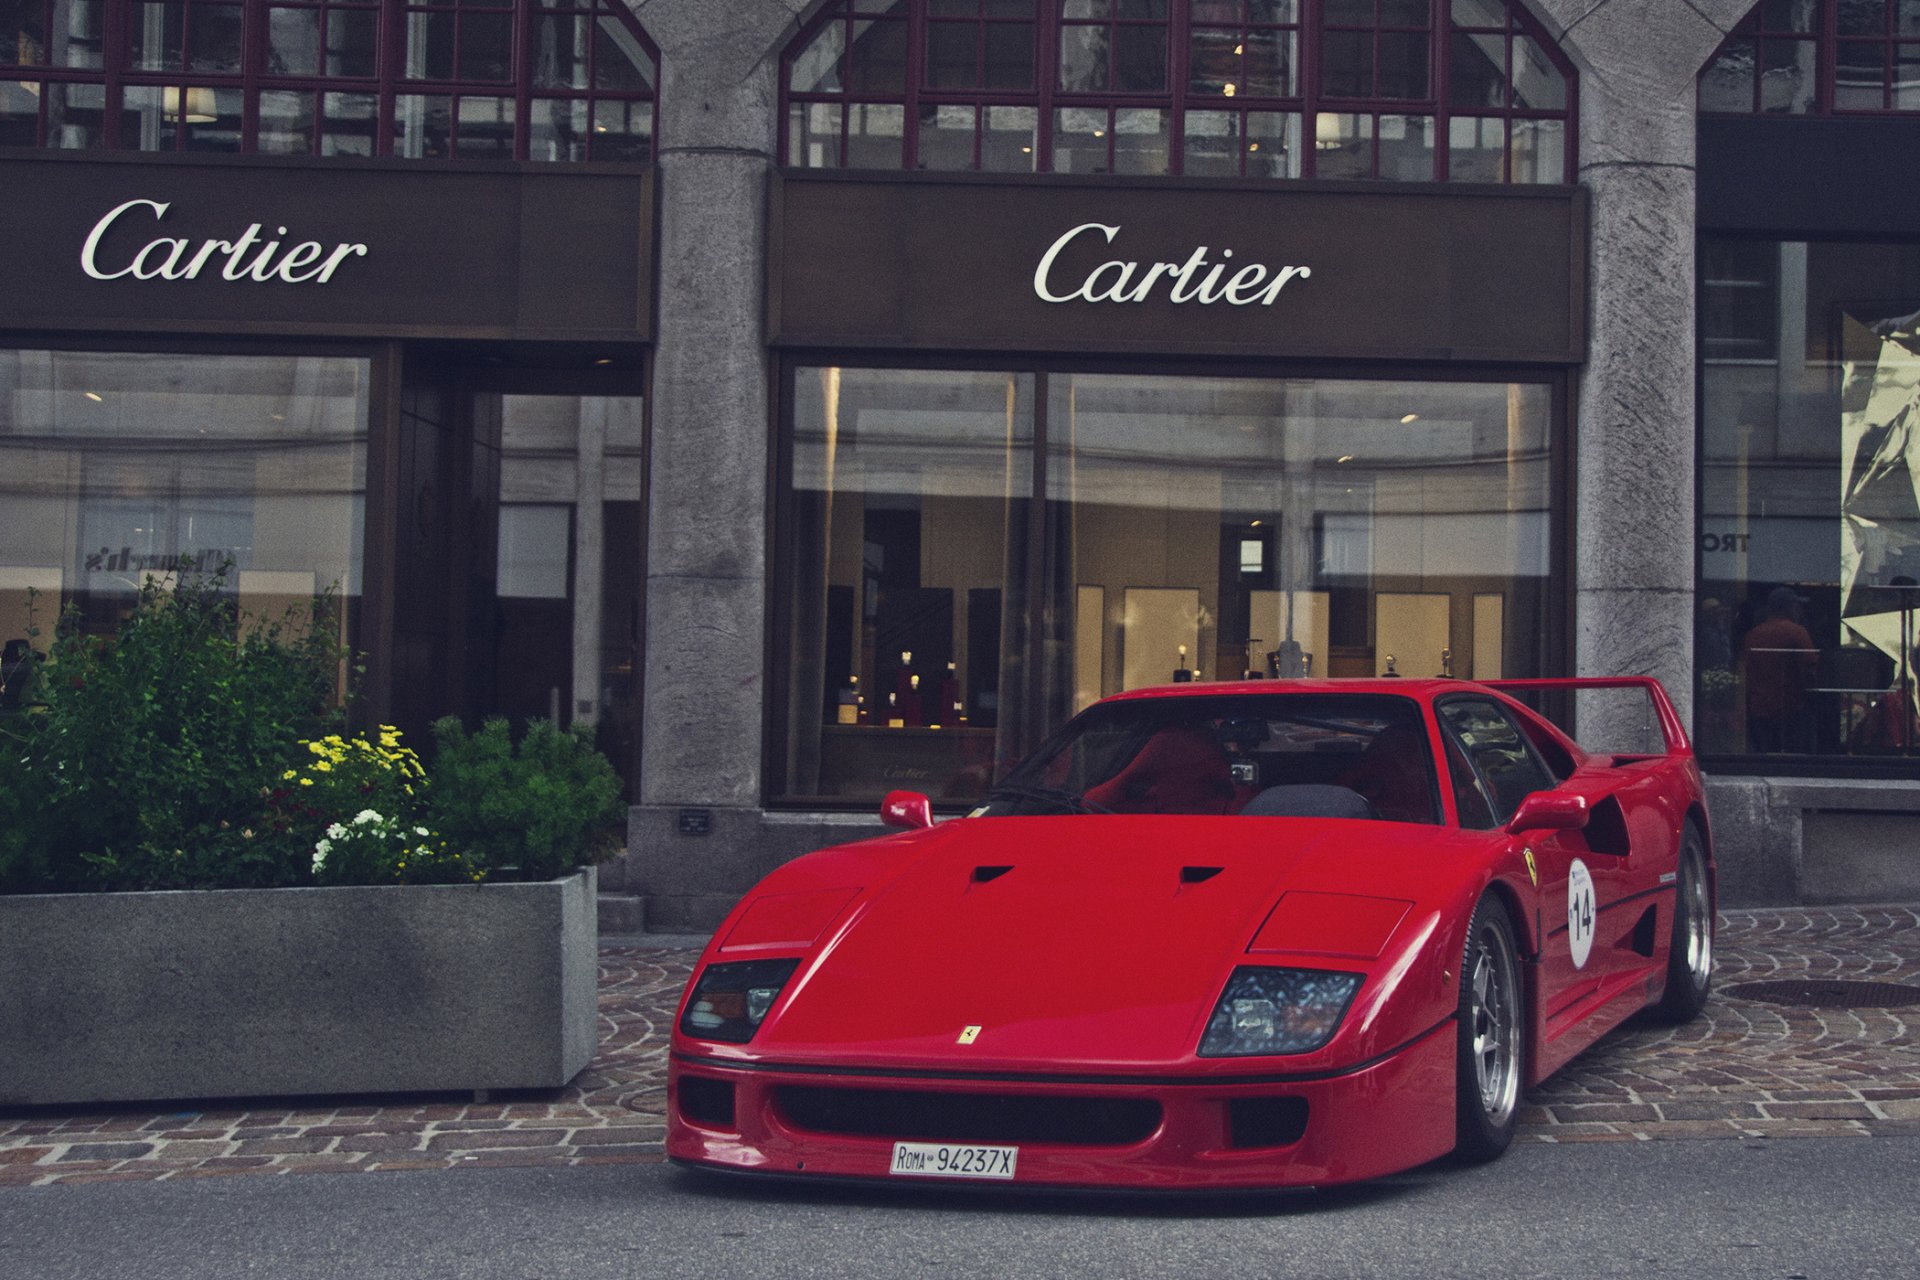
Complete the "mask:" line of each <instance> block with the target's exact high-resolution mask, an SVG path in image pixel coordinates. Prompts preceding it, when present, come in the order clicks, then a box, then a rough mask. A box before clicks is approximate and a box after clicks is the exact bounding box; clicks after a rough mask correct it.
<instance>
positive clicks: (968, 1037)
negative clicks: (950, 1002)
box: [960, 1027, 980, 1044]
mask: <svg viewBox="0 0 1920 1280" xmlns="http://www.w3.org/2000/svg"><path fill="white" fill-rule="evenodd" d="M979 1038H980V1028H979V1027H966V1028H963V1029H962V1030H961V1032H960V1043H961V1044H972V1043H973V1042H974V1041H975V1040H978V1039H979Z"/></svg>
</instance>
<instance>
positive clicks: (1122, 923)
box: [709, 816, 1469, 1073]
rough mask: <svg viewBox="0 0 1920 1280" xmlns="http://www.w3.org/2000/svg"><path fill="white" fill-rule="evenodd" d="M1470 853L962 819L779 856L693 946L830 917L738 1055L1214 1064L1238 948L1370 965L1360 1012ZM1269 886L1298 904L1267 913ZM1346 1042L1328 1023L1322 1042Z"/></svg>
mask: <svg viewBox="0 0 1920 1280" xmlns="http://www.w3.org/2000/svg"><path fill="white" fill-rule="evenodd" d="M1468 851H1469V846H1468V843H1467V842H1463V841H1461V840H1460V839H1459V833H1454V832H1445V831H1442V830H1441V829H1438V828H1430V827H1429V828H1411V827H1407V826H1404V825H1400V824H1392V823H1379V822H1343V821H1304V820H1289V819H1244V818H1218V819H1206V818H1198V819H1197V818H1192V817H1181V818H1165V817H1122V816H1116V817H1098V818H1086V817H1072V818H991V819H976V820H968V821H959V822H953V823H948V824H943V826H941V827H938V828H935V829H933V830H931V831H926V832H919V833H915V834H913V835H910V836H904V837H895V838H893V839H888V840H881V841H874V842H870V843H868V844H864V845H856V846H849V847H847V848H845V849H841V850H829V851H826V852H824V853H820V854H814V855H811V856H810V857H809V858H805V859H801V860H800V861H799V862H798V863H795V864H791V866H790V867H789V868H788V869H786V873H785V874H777V875H776V876H775V877H773V878H771V879H770V880H769V881H768V882H767V883H765V884H763V885H762V886H761V889H760V890H758V891H756V895H755V897H751V898H749V900H748V901H747V902H746V903H745V904H743V907H742V909H741V910H740V911H739V912H736V914H735V916H734V917H733V918H732V920H731V921H730V922H729V926H726V927H724V928H723V931H722V932H721V933H720V934H719V935H717V936H716V950H715V951H713V952H712V953H710V956H709V958H710V959H722V960H725V959H734V958H746V954H745V953H744V952H743V951H742V950H741V948H740V947H738V946H736V945H735V944H736V942H737V941H739V940H742V939H744V940H746V941H748V942H749V943H751V941H752V940H753V938H754V936H755V935H754V933H753V927H752V926H746V927H743V926H742V922H743V921H748V920H753V919H756V918H759V919H765V918H767V917H768V916H769V915H770V914H771V915H778V914H779V911H778V909H777V904H779V903H783V902H784V903H800V904H805V903H807V902H809V901H811V902H813V903H815V904H822V903H824V904H826V906H827V910H828V912H829V913H833V914H834V918H833V919H832V920H831V921H830V922H829V921H828V920H826V919H822V920H821V921H820V925H821V926H822V928H821V932H820V935H819V937H818V938H817V939H813V940H811V945H810V947H809V950H808V953H807V954H806V956H805V958H804V959H803V961H802V964H801V966H800V968H799V970H798V971H797V972H796V973H795V975H794V977H793V979H792V980H791V981H790V982H789V983H788V985H787V988H786V990H785V992H784V994H783V996H782V998H781V1000H780V1001H779V1002H778V1003H777V1004H776V1005H775V1006H774V1008H773V1010H772V1012H771V1013H770V1014H769V1016H768V1018H767V1021H766V1022H765V1023H764V1024H763V1025H762V1026H761V1028H760V1030H759V1032H758V1033H757V1034H756V1035H755V1037H754V1039H753V1041H752V1042H751V1043H750V1044H749V1045H746V1046H741V1048H740V1056H742V1057H749V1058H756V1059H758V1058H766V1059H778V1060H781V1061H784V1062H791V1063H796V1064H818V1065H828V1064H834V1065H866V1066H874V1067H893V1068H905V1067H912V1068H919V1069H931V1070H968V1071H972V1070H980V1071H1006V1070H1017V1069H1021V1068H1038V1067H1040V1066H1042V1065H1044V1067H1045V1068H1046V1069H1048V1070H1051V1071H1059V1070H1074V1071H1082V1072H1089V1073H1098V1072H1101V1071H1107V1070H1112V1071H1128V1072H1135V1071H1140V1070H1142V1069H1149V1068H1151V1067H1153V1066H1156V1065H1159V1066H1174V1065H1182V1066H1185V1067H1188V1068H1193V1067H1196V1066H1199V1067H1206V1066H1209V1065H1210V1066H1214V1067H1226V1066H1233V1065H1235V1064H1233V1063H1221V1062H1216V1061H1213V1060H1209V1062H1208V1063H1196V1061H1195V1057H1194V1055H1195V1049H1196V1047H1197V1045H1198V1044H1199V1041H1200V1037H1201V1033H1202V1031H1203V1030H1204V1028H1205V1025H1206V1021H1207V1019H1208V1017H1209V1016H1210V1015H1211V1013H1212V1010H1213V1008H1214V1005H1215V1004H1216V1002H1217V1001H1218V999H1219V997H1220V994H1221V991H1222V989H1223V988H1224V985H1225V983H1226V980H1227V977H1228V976H1229V975H1230V974H1231V972H1232V970H1233V968H1234V966H1235V965H1237V964H1240V963H1247V962H1249V960H1250V959H1251V961H1252V962H1267V963H1284V964H1296V965H1305V966H1310V967H1319V968H1329V969H1345V970H1349V971H1355V972H1366V973H1369V974H1370V975H1371V977H1370V981H1369V986H1370V987H1371V988H1372V990H1370V991H1364V992H1363V999H1362V1000H1361V1001H1359V1002H1358V1003H1357V1004H1356V1008H1355V1010H1354V1014H1353V1015H1352V1016H1350V1017H1349V1019H1348V1022H1349V1024H1350V1025H1351V1024H1353V1023H1355V1022H1356V1021H1366V1022H1371V1021H1374V1020H1375V1019H1374V1018H1373V1017H1372V1015H1369V1014H1365V1013H1364V1012H1363V1007H1365V1008H1373V1009H1377V1007H1378V1005H1379V1002H1380V1000H1381V998H1382V996H1383V990H1382V987H1383V982H1384V980H1385V979H1386V978H1387V977H1389V976H1391V977H1392V978H1393V979H1394V980H1395V981H1397V980H1398V977H1399V974H1398V973H1395V972H1394V970H1395V969H1396V967H1397V968H1398V970H1399V971H1400V972H1402V973H1403V972H1404V970H1405V969H1406V967H1407V966H1406V964H1405V962H1404V958H1403V953H1404V952H1405V951H1406V949H1407V947H1408V945H1409V940H1410V939H1414V938H1415V937H1416V935H1417V936H1418V937H1419V938H1425V937H1427V936H1428V935H1430V934H1431V933H1432V932H1433V931H1434V928H1435V925H1436V922H1437V919H1438V914H1439V912H1440V910H1441V908H1440V907H1439V906H1438V905H1437V901H1436V900H1437V899H1438V898H1444V897H1445V896H1446V893H1445V891H1444V886H1446V885H1448V884H1453V883H1457V882H1458V881H1459V879H1460V878H1461V858H1460V856H1458V855H1462V854H1465V853H1467V852H1468ZM1283 897H1289V898H1290V902H1291V903H1292V906H1291V907H1290V908H1289V909H1287V910H1282V911H1276V910H1275V904H1276V902H1277V901H1280V900H1281V899H1282V898H1283ZM839 904H844V905H839ZM1256 938H1257V939H1258V945H1259V949H1260V954H1258V955H1256V956H1254V957H1251V958H1249V957H1248V955H1247V952H1248V948H1249V946H1250V945H1252V944H1254V943H1255V941H1256ZM776 941H777V940H776ZM752 949H753V950H756V951H759V953H760V954H767V952H766V951H765V950H764V949H763V948H758V947H755V948H752ZM788 954H792V952H791V951H789V952H788ZM1436 993H1437V987H1436ZM1351 1039H1353V1037H1352V1036H1349V1035H1348V1034H1347V1033H1346V1031H1345V1030H1343V1032H1342V1035H1341V1036H1338V1037H1336V1040H1335V1044H1336V1045H1338V1044H1340V1043H1341V1042H1342V1041H1343V1040H1351ZM1323 1056H1325V1055H1324V1053H1323ZM1239 1065H1241V1066H1244V1064H1239ZM1302 1065H1305V1064H1302Z"/></svg>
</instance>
